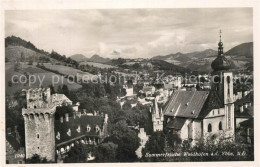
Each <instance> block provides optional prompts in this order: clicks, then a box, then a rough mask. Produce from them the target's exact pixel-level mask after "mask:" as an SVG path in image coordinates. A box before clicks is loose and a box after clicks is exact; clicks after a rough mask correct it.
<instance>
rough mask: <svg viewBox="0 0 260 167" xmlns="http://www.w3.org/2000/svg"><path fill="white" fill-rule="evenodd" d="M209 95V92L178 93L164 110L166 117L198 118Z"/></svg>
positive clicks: (174, 94)
mask: <svg viewBox="0 0 260 167" xmlns="http://www.w3.org/2000/svg"><path fill="white" fill-rule="evenodd" d="M208 95H209V91H176V92H174V93H173V94H172V96H171V98H170V100H169V102H168V104H167V105H166V107H165V109H164V115H167V116H176V117H184V118H197V117H198V116H199V114H200V112H201V110H202V107H203V105H204V103H205V102H206V100H207V98H208Z"/></svg>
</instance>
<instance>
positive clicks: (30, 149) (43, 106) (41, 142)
mask: <svg viewBox="0 0 260 167" xmlns="http://www.w3.org/2000/svg"><path fill="white" fill-rule="evenodd" d="M25 91H26V100H27V107H26V108H23V109H22V114H23V118H24V126H25V145H26V159H28V158H31V157H32V156H33V154H38V155H39V156H40V157H42V158H44V157H45V158H46V159H47V160H48V161H55V134H54V119H55V118H54V114H55V111H56V106H55V105H52V104H51V99H50V88H48V89H45V88H39V89H38V88H36V89H29V90H25Z"/></svg>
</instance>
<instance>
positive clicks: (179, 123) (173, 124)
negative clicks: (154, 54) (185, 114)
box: [166, 117, 187, 130]
mask: <svg viewBox="0 0 260 167" xmlns="http://www.w3.org/2000/svg"><path fill="white" fill-rule="evenodd" d="M186 120H187V119H186V118H179V117H176V118H174V119H173V120H170V121H169V122H168V123H167V125H166V127H167V128H171V129H176V130H180V129H181V128H182V127H183V125H184V123H185V121H186Z"/></svg>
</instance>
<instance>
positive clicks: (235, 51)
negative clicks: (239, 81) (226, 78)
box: [5, 36, 253, 72]
mask: <svg viewBox="0 0 260 167" xmlns="http://www.w3.org/2000/svg"><path fill="white" fill-rule="evenodd" d="M49 55H50V53H48V52H46V51H44V50H40V49H38V48H36V47H35V46H34V45H33V44H32V43H30V42H29V41H25V40H23V39H21V38H19V37H15V36H10V37H7V38H5V57H6V59H8V61H17V60H19V59H20V58H21V57H22V56H24V57H25V58H26V57H31V58H34V60H37V59H39V57H41V58H44V57H46V58H47V57H48V58H49V59H51V61H52V60H53V61H57V60H54V59H52V58H50V56H49ZM225 55H226V58H227V59H229V60H230V61H231V62H232V65H233V67H234V68H247V67H250V66H252V65H253V42H249V43H243V44H240V45H237V46H235V47H233V48H231V49H230V50H228V51H227V52H226V53H225ZM216 56H217V51H216V50H212V49H206V50H204V51H196V52H191V53H180V52H178V53H174V54H168V55H159V56H155V57H152V58H151V60H162V61H166V62H168V63H171V64H174V65H175V66H180V67H184V68H187V69H189V70H191V71H207V72H208V71H211V62H212V61H213V60H214V59H215V58H216ZM69 58H70V59H72V60H75V61H77V62H82V61H88V62H95V63H109V62H111V60H112V59H109V58H104V57H101V56H99V55H93V56H92V57H90V58H87V57H86V56H84V55H82V54H75V55H72V56H70V57H69ZM136 60H137V59H136Z"/></svg>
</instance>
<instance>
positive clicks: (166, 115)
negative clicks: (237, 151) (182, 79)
mask: <svg viewBox="0 0 260 167" xmlns="http://www.w3.org/2000/svg"><path fill="white" fill-rule="evenodd" d="M211 67H212V69H213V72H212V78H211V90H207V91H197V90H196V89H192V90H190V91H188V90H187V91H183V90H176V91H175V92H174V93H172V95H171V97H170V98H169V100H168V102H167V103H166V105H165V106H164V107H163V110H162V112H160V111H159V110H158V109H155V108H154V111H153V114H152V118H153V127H154V131H161V130H163V131H165V132H170V133H175V134H177V135H178V136H179V138H180V139H181V140H182V141H185V140H187V141H192V143H193V144H194V143H195V142H196V141H198V140H200V139H202V138H205V137H211V138H217V137H218V136H220V135H222V136H224V137H225V138H232V137H233V136H234V133H235V119H234V97H233V73H232V72H231V71H230V68H231V63H230V62H229V61H228V60H227V59H226V58H225V56H224V54H223V43H222V41H221V35H220V41H219V43H218V56H217V58H216V59H215V60H214V61H213V62H212V64H211ZM155 107H157V105H155Z"/></svg>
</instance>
